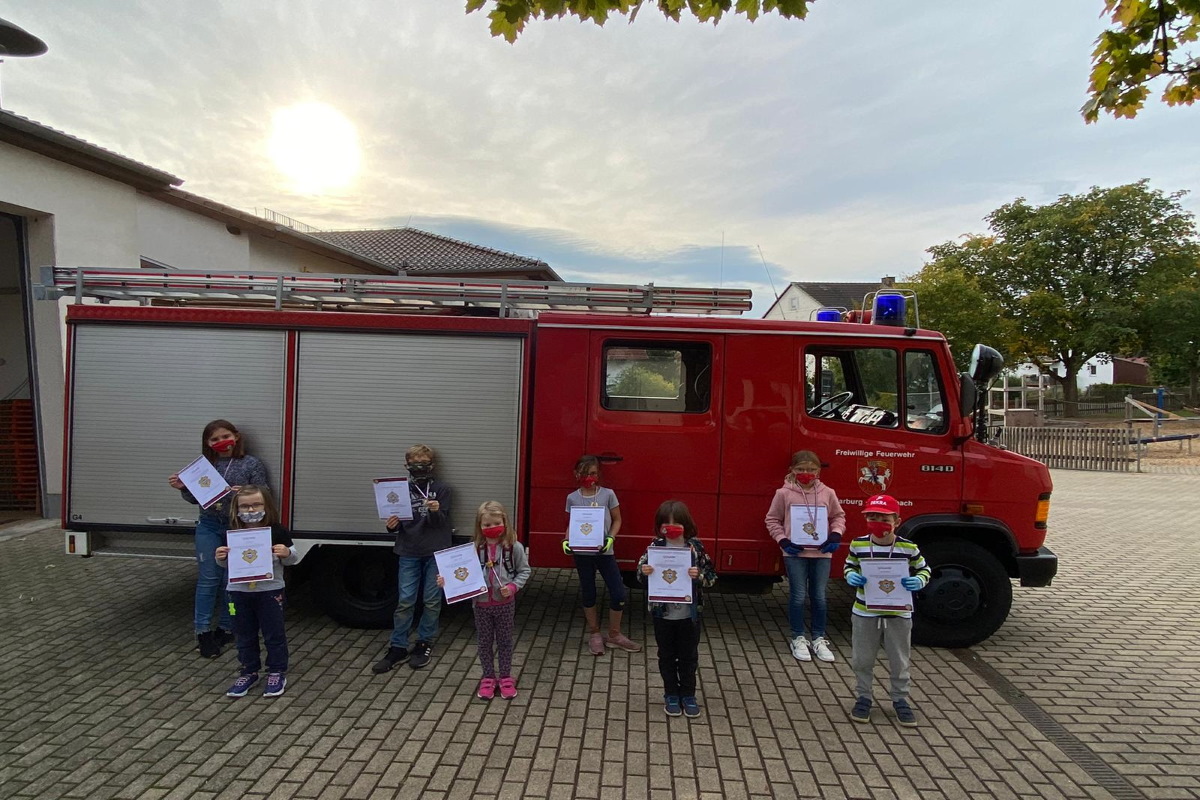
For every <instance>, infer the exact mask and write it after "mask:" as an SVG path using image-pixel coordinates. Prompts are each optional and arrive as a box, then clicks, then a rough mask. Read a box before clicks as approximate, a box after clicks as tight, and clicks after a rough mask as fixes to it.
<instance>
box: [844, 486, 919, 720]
mask: <svg viewBox="0 0 1200 800" xmlns="http://www.w3.org/2000/svg"><path fill="white" fill-rule="evenodd" d="M863 516H864V517H866V520H867V535H866V536H860V537H858V538H856V539H853V540H852V541H851V542H850V554H849V555H847V556H846V567H845V577H846V583H848V584H850V585H851V586H853V587H855V589H856V590H857V591H856V593H855V598H854V613H853V615H852V616H851V618H850V619H851V623H852V625H853V645H854V655H853V656H852V658H851V660H852V661H853V665H854V674H855V676H857V678H858V685H857V687H856V689H855V693H856V696H857V698H858V700H857V701H856V702H855V704H854V709H853V710H852V711H851V712H850V717H851V718H852V719H853V720H854V721H855V722H870V721H871V705H872V703H873V697H874V695H873V693H872V691H871V677H872V672H873V671H874V669H875V658H876V655H877V654H878V652H879V645H880V643H881V642H882V643H883V651H884V652H885V653H887V658H888V667H889V671H890V673H891V684H892V685H891V695H892V708H893V709H895V711H896V719H897V721H898V722H899V723H900V724H901V725H905V726H908V727H912V726H914V725H916V724H917V715H916V713H915V712H914V711H913V709H912V706H910V705H909V704H908V690H909V679H908V663H909V652H910V650H911V647H912V611H911V608H912V597H911V593H912V592H917V591H920V590H921V589H923V588H924V587H925V584H927V583H928V582H929V567H928V565H926V563H925V559H924V558H923V557H922V556H921V550H920V548H918V547H917V545H916V543H914V542H911V541H909V540H908V539H905V538H902V537H900V536H897V535H896V526H897V525H899V524H900V504H899V503H898V502H897V501H896V498H894V497H892V496H890V495H886V494H877V495H875V496H874V497H872V498H870V499H868V500H867V502H866V503H865V504H864V505H863ZM876 567H878V569H877V568H876ZM881 571H886V572H888V573H891V572H896V573H897V574H899V575H900V576H901V577H900V579H899V583H900V585H899V586H897V585H896V581H895V579H894V578H891V577H878V578H875V579H874V584H873V585H870V586H868V582H869V578H870V576H871V575H874V574H876V573H880V572H881ZM869 573H870V575H869ZM876 590H879V591H878V592H877V591H876ZM877 594H882V596H883V599H877V597H876V595H877ZM898 594H899V595H900V596H898V597H897V596H896V595H898Z"/></svg>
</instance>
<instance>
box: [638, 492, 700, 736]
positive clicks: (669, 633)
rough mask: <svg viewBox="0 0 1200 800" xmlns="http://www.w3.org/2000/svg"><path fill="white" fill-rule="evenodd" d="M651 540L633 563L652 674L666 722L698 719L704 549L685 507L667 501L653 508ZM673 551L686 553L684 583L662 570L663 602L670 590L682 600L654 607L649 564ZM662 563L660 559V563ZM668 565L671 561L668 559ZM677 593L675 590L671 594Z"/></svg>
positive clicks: (674, 570)
mask: <svg viewBox="0 0 1200 800" xmlns="http://www.w3.org/2000/svg"><path fill="white" fill-rule="evenodd" d="M654 527H655V530H656V532H657V536H656V537H655V539H654V541H653V542H652V543H651V544H650V549H649V550H647V551H646V553H645V554H644V555H643V556H642V557H641V559H640V560H639V561H638V574H639V576H640V578H641V580H642V582H643V583H646V584H647V597H648V598H649V600H650V615H651V617H652V619H653V620H654V641H655V642H657V643H658V670H659V672H660V673H661V674H662V679H663V689H664V691H665V694H664V695H663V704H664V708H665V710H666V712H667V715H668V716H672V717H678V716H679V715H680V714H686V715H687V716H689V717H698V716H700V704H699V703H698V702H697V701H696V667H697V665H698V663H699V660H700V612H701V611H702V610H703V606H702V604H701V589H702V588H707V587H709V586H712V585H713V584H714V583H716V582H717V573H716V572H715V571H713V564H712V559H710V558H709V557H708V553H706V552H705V551H704V545H702V544H701V543H700V540H699V539H698V538H696V523H695V522H694V521H693V520H692V515H691V512H689V511H688V507H687V506H686V505H684V504H683V503H681V502H679V501H678V500H668V501H667V502H665V503H663V504H662V505H661V506H659V507H658V512H657V513H656V514H655V515H654ZM676 551H681V552H686V553H687V556H686V557H685V558H684V559H683V560H682V561H681V563H680V567H683V565H684V564H690V565H691V566H688V567H686V571H687V580H686V581H682V582H681V580H680V579H682V578H683V577H684V576H682V575H679V574H678V572H679V570H678V569H677V568H675V567H670V566H669V567H665V568H663V569H662V574H661V576H660V577H661V578H662V580H663V581H664V583H665V585H666V589H665V591H664V596H665V595H666V594H668V593H670V592H671V591H672V589H673V588H674V587H675V586H680V587H681V588H683V587H686V589H684V590H683V597H676V596H672V597H671V600H680V602H670V601H661V602H660V601H656V600H655V587H654V586H650V585H649V584H651V583H655V582H656V581H655V580H654V579H653V578H652V577H651V576H653V575H654V574H655V572H656V568H655V565H654V563H653V562H654V561H657V560H658V559H657V558H656V556H658V555H659V554H660V553H661V554H663V555H664V556H673V555H674V553H675V552H676ZM664 560H665V559H664ZM672 560H674V559H672ZM675 591H676V592H678V591H679V590H675Z"/></svg>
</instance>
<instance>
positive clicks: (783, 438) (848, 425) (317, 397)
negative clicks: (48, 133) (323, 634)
mask: <svg viewBox="0 0 1200 800" xmlns="http://www.w3.org/2000/svg"><path fill="white" fill-rule="evenodd" d="M40 293H41V294H42V296H44V297H46V298H54V297H59V296H70V297H74V298H75V300H76V303H75V304H73V305H70V306H69V307H68V313H67V358H66V361H67V364H66V367H67V387H68V388H67V396H66V442H65V456H66V458H65V470H64V471H65V474H64V494H63V525H64V527H65V528H66V530H67V534H66V536H67V544H66V547H67V551H68V552H69V553H74V554H77V555H83V556H99V555H133V556H158V557H166V558H192V557H193V555H192V551H191V547H192V545H191V537H190V536H189V534H190V532H191V528H192V526H193V525H194V524H195V519H196V514H195V512H196V508H195V506H189V505H188V504H186V503H184V502H183V501H182V500H181V498H180V496H179V493H178V492H176V491H174V490H172V489H170V488H169V487H168V486H167V483H166V477H167V476H168V475H170V474H171V473H173V472H175V471H177V470H178V469H179V468H180V467H181V466H183V465H184V464H187V463H188V462H189V461H191V460H192V459H193V458H195V456H196V452H197V449H198V447H199V441H198V439H199V436H200V431H201V429H202V427H203V426H204V425H205V423H207V422H208V421H209V420H211V419H214V418H227V419H230V420H232V421H234V423H235V424H237V425H238V426H239V428H241V429H242V431H243V433H244V434H245V436H246V439H247V442H248V452H251V453H253V454H255V455H257V456H258V457H259V458H261V459H262V460H263V461H264V462H265V463H266V464H267V466H268V469H269V471H270V474H271V482H272V484H273V486H275V487H276V489H277V492H278V496H279V498H280V502H281V507H282V514H283V517H284V520H285V523H286V524H287V525H288V526H289V527H290V528H291V529H292V530H293V532H294V536H295V539H296V542H297V546H298V548H299V550H300V552H301V554H302V557H303V558H302V565H301V566H302V569H304V570H306V571H307V572H309V573H310V576H311V580H312V582H313V584H314V588H315V591H316V593H317V596H318V597H319V598H320V599H321V602H322V603H323V605H324V607H325V609H326V610H327V611H328V613H329V614H330V615H331V616H333V617H334V618H335V619H337V620H339V621H341V622H343V623H345V624H350V625H364V626H365V625H386V624H388V622H389V620H390V616H391V611H392V608H393V606H394V602H395V566H394V565H395V562H394V557H393V556H392V555H391V552H390V547H389V546H388V545H390V544H391V541H390V538H391V537H389V536H388V535H387V534H386V533H385V532H384V529H383V523H382V522H381V521H380V520H378V519H376V511H375V506H374V502H373V499H372V498H373V495H372V488H371V487H372V479H373V478H376V477H380V476H386V475H393V474H395V473H396V470H397V468H398V467H400V466H401V465H402V464H403V452H404V449H405V447H407V446H408V445H410V444H413V443H416V442H424V443H427V444H429V445H431V446H432V447H434V448H435V449H436V451H437V454H438V455H437V465H438V472H439V474H440V476H441V477H442V479H444V480H445V481H446V482H448V483H449V484H451V485H453V486H454V487H455V488H456V491H457V502H456V507H455V509H454V516H453V518H454V522H455V525H456V528H457V530H458V531H459V532H461V533H462V534H463V535H465V534H466V533H467V532H468V531H469V530H470V528H471V524H472V520H473V512H474V509H475V508H476V507H477V506H478V504H479V503H480V502H482V501H484V500H491V499H495V500H500V501H502V502H504V503H505V505H507V506H508V507H510V508H511V509H513V511H514V515H515V519H516V523H517V527H518V531H519V534H520V536H521V539H522V541H524V542H525V543H526V545H527V546H528V547H529V550H530V555H531V560H532V562H533V564H534V565H535V566H540V567H568V566H570V561H569V558H568V557H567V556H565V555H564V554H563V552H562V549H561V547H560V543H561V541H562V539H563V537H564V530H565V527H566V523H567V516H566V514H565V513H564V510H563V506H564V497H565V496H566V494H567V493H568V492H569V491H571V489H572V488H573V485H574V483H573V476H572V465H573V464H574V462H575V460H576V459H577V458H578V457H579V456H580V455H581V454H584V453H591V454H596V455H598V456H599V457H600V458H601V460H602V462H603V463H604V483H605V485H607V486H610V487H612V488H613V489H614V490H615V491H616V493H617V495H618V497H619V498H620V500H621V507H622V512H623V517H624V520H625V526H624V527H623V529H622V534H621V536H620V537H619V540H618V542H617V546H616V556H617V558H618V561H619V562H620V564H621V565H622V566H623V567H625V568H627V569H631V568H632V567H633V565H634V563H635V561H636V559H637V557H638V556H639V555H640V553H641V552H642V550H643V549H644V547H645V546H646V544H647V543H648V541H649V539H650V536H651V528H652V519H653V514H654V510H655V509H656V508H657V507H658V505H659V504H660V503H661V502H662V501H663V500H666V499H671V498H674V499H679V500H682V501H684V502H685V503H687V505H688V507H689V508H690V509H691V511H692V513H693V514H694V515H695V518H696V522H697V524H698V526H699V529H700V531H701V534H702V535H703V536H704V538H705V542H706V545H707V546H708V548H709V550H710V552H712V553H713V554H714V555H715V558H716V563H717V567H718V570H719V572H720V573H721V574H722V575H725V576H744V577H745V578H748V579H749V578H760V579H767V580H777V579H778V576H779V575H780V574H781V572H782V563H781V552H780V550H779V548H778V547H777V546H776V545H775V543H774V542H773V541H771V539H770V538H769V537H768V536H767V535H766V531H765V526H764V523H763V519H764V516H765V513H766V509H767V505H768V503H769V501H770V499H771V496H772V493H773V491H774V490H775V489H776V488H777V487H778V486H779V485H780V483H781V480H782V478H783V476H784V474H785V473H786V471H787V467H788V463H789V458H790V455H791V453H792V452H794V451H796V450H801V449H809V450H814V451H816V452H817V453H818V454H819V455H820V456H821V458H822V459H823V461H824V463H825V466H824V469H823V471H822V476H821V477H822V480H823V481H825V482H826V483H828V484H829V485H830V486H832V487H833V488H834V489H835V490H836V491H837V494H838V496H839V497H840V498H841V501H842V504H843V505H844V506H845V507H846V510H847V512H849V513H848V520H849V526H850V527H849V533H850V534H851V535H858V534H861V533H862V532H863V531H862V526H861V522H860V515H859V514H857V513H856V511H855V510H856V507H860V506H861V504H862V502H863V500H864V499H865V498H867V497H868V496H870V495H872V494H876V493H879V492H887V493H889V494H893V495H895V496H896V497H897V498H899V500H900V501H901V504H902V505H903V507H904V513H903V516H904V521H903V525H902V528H901V532H902V534H903V535H905V536H908V537H911V538H913V539H915V540H916V541H917V542H919V543H920V545H921V547H922V549H923V551H924V553H925V556H926V558H927V559H928V560H929V562H930V563H931V565H932V567H933V578H932V580H931V582H930V583H929V585H928V586H927V587H926V588H925V589H924V590H923V591H922V592H921V593H919V595H918V599H917V603H918V609H917V614H916V627H915V628H914V637H915V638H916V639H917V640H918V641H919V642H921V643H925V644H932V645H941V646H966V645H969V644H972V643H975V642H978V641H980V640H982V639H984V638H986V637H987V636H989V635H991V634H992V633H993V632H994V631H995V630H996V629H998V628H999V627H1000V626H1001V625H1002V624H1003V622H1004V620H1005V618H1006V617H1007V615H1008V611H1009V607H1010V605H1011V601H1012V580H1013V579H1017V580H1018V581H1019V582H1020V584H1021V585H1022V586H1045V585H1048V584H1049V583H1050V581H1051V579H1052V578H1053V576H1054V574H1055V571H1056V569H1057V559H1056V557H1055V556H1054V554H1053V553H1051V552H1050V551H1049V550H1047V549H1046V548H1045V547H1043V542H1044V540H1045V537H1046V521H1047V517H1048V514H1049V500H1050V491H1051V482H1050V477H1049V473H1048V471H1047V469H1046V468H1045V466H1043V465H1042V464H1040V463H1038V462H1036V461H1033V460H1031V459H1028V458H1025V457H1023V456H1020V455H1017V454H1015V453H1011V452H1006V451H1004V450H1002V449H999V448H997V447H994V446H991V445H990V444H988V443H987V442H986V441H985V440H986V436H985V435H984V432H985V430H984V429H985V425H984V423H983V420H982V419H981V415H982V414H985V413H986V412H985V411H984V410H983V408H982V400H981V399H980V398H981V397H982V394H983V392H982V391H981V390H982V389H983V388H984V387H985V386H986V384H987V383H988V382H989V381H990V380H991V379H992V378H994V377H995V375H996V373H997V372H998V371H999V369H1000V366H1001V365H1000V361H999V357H998V356H996V355H995V354H994V351H990V350H988V349H987V348H984V347H982V346H981V347H979V348H977V349H976V354H975V357H974V358H973V363H972V366H971V373H970V374H963V375H961V376H960V375H958V374H956V372H955V367H954V363H953V361H952V360H951V356H950V351H949V348H948V347H947V345H946V341H945V338H944V337H943V336H942V335H941V334H939V333H936V332H934V331H930V330H924V329H920V328H919V327H908V326H907V325H908V314H907V312H902V313H901V314H900V316H899V318H897V317H896V316H895V315H894V314H893V315H892V316H893V318H892V319H891V320H890V321H891V322H892V323H894V324H879V323H881V322H884V320H882V319H877V321H876V324H868V323H863V322H843V321H833V322H790V321H778V320H748V319H738V318H736V317H734V316H731V315H736V314H737V313H740V312H741V311H743V310H745V309H748V308H749V292H748V291H744V290H713V289H680V288H663V287H654V286H615V285H585V284H570V283H533V282H523V281H511V282H504V281H453V280H449V281H447V280H431V279H415V278H407V277H395V278H379V277H368V276H346V275H310V274H292V275H269V274H265V273H243V274H214V273H189V272H175V271H171V272H157V271H152V270H109V269H92V268H62V267H48V268H46V270H45V274H44V275H43V280H42V286H41V287H40ZM131 301H132V302H131ZM859 318H860V319H861V318H862V316H861V315H860V316H859ZM914 325H915V323H914ZM114 487H119V489H118V490H117V491H114ZM843 556H844V548H843V551H842V553H839V554H838V555H837V556H836V557H835V563H834V570H835V574H840V573H839V572H838V570H839V568H840V565H841V560H842V557H843Z"/></svg>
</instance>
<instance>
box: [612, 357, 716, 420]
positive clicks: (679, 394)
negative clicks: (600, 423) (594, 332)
mask: <svg viewBox="0 0 1200 800" xmlns="http://www.w3.org/2000/svg"><path fill="white" fill-rule="evenodd" d="M603 365H604V375H603V376H602V377H603V379H604V380H603V383H602V385H603V387H604V388H603V390H602V392H603V393H602V395H601V398H600V402H601V405H602V406H603V407H604V408H607V409H609V410H611V411H657V412H662V411H675V412H681V413H689V414H693V413H694V414H699V413H702V412H705V411H708V406H709V399H710V397H711V395H712V391H711V389H712V350H711V348H710V347H709V345H708V344H706V343H703V342H638V341H618V340H612V341H607V342H605V343H604V361H603Z"/></svg>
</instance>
